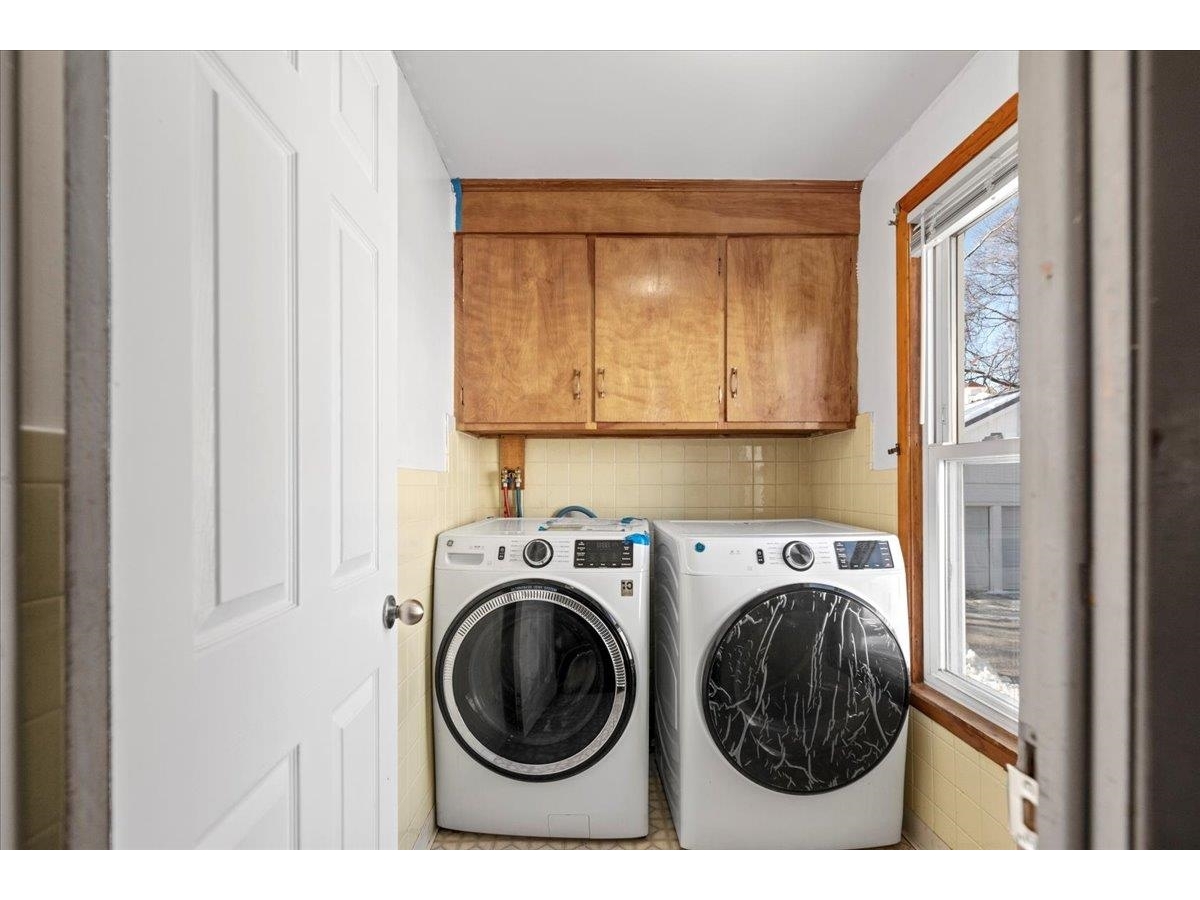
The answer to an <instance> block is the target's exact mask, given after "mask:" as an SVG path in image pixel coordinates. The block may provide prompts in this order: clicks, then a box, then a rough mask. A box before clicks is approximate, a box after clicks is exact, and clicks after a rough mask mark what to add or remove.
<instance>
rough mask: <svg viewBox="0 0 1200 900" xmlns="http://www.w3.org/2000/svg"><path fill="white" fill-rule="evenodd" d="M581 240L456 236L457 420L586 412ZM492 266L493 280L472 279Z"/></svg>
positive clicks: (477, 422)
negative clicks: (507, 260)
mask: <svg viewBox="0 0 1200 900" xmlns="http://www.w3.org/2000/svg"><path fill="white" fill-rule="evenodd" d="M588 244H589V242H588V240H587V238H586V237H585V236H583V235H495V236H490V235H487V236H485V235H456V236H455V242H454V248H455V249H454V252H455V260H454V263H455V265H454V271H455V302H454V310H455V342H454V343H455V394H456V396H455V402H456V409H457V411H458V415H457V418H458V421H459V422H460V423H462V427H463V428H464V430H477V429H479V430H483V431H486V430H489V426H496V427H500V428H506V427H507V426H509V425H511V424H513V423H514V422H518V421H519V422H520V423H521V424H524V425H535V426H550V427H553V428H554V429H561V428H575V429H582V428H586V427H587V425H588V423H589V422H591V421H592V403H591V394H592V379H591V372H592V328H593V309H592V283H593V279H592V277H591V263H590V254H589V250H588ZM505 254H511V260H512V261H511V266H510V267H509V271H507V272H506V271H505V264H504V262H503V256H504V255H505ZM497 268H499V269H500V272H501V275H502V277H500V278H494V279H491V283H492V285H493V286H492V287H489V288H487V289H475V288H473V283H475V282H477V281H478V280H479V279H480V278H482V277H483V276H484V275H485V274H489V273H488V270H491V271H492V272H494V271H495V269H497ZM555 269H557V274H556V275H553V276H552V274H551V273H553V272H554V270H555ZM497 295H498V299H499V302H496V301H497ZM530 298H532V299H531V300H530ZM576 373H578V374H576ZM506 386H507V387H508V388H509V389H511V391H510V394H509V395H506V394H505V393H504V388H505V387H506Z"/></svg>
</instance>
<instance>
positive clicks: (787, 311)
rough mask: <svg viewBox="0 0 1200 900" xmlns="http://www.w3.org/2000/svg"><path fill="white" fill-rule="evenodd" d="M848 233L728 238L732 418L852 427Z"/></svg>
mask: <svg viewBox="0 0 1200 900" xmlns="http://www.w3.org/2000/svg"><path fill="white" fill-rule="evenodd" d="M857 245H858V240H857V238H853V237H813V238H809V237H798V238H793V237H743V238H730V239H729V241H728V248H727V253H728V257H729V272H728V291H729V315H728V323H727V329H728V342H729V346H728V353H729V370H728V372H727V373H726V374H727V378H728V381H729V384H728V389H729V400H728V404H727V406H726V412H727V416H728V420H729V421H730V422H812V423H816V422H824V423H849V422H853V421H854V416H855V413H856V412H857V407H858V392H857V388H856V381H857V378H858V353H857V344H856V341H857V335H856V329H855V323H856V321H857V318H858V289H857V284H856V250H857Z"/></svg>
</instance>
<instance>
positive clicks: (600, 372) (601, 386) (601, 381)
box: [596, 368, 604, 400]
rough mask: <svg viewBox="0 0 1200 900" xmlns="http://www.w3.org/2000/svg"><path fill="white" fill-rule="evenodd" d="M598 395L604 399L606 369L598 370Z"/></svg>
mask: <svg viewBox="0 0 1200 900" xmlns="http://www.w3.org/2000/svg"><path fill="white" fill-rule="evenodd" d="M596 396H597V397H599V398H600V399H601V400H603V399H604V369H603V368H599V369H597V370H596Z"/></svg>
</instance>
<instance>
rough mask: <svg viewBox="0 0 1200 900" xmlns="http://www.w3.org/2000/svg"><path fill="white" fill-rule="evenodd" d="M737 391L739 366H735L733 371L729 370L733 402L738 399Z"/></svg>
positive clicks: (730, 394) (730, 395) (730, 392)
mask: <svg viewBox="0 0 1200 900" xmlns="http://www.w3.org/2000/svg"><path fill="white" fill-rule="evenodd" d="M737 389H738V374H737V366H734V367H733V368H732V369H730V370H729V397H730V399H732V400H736V399H737Z"/></svg>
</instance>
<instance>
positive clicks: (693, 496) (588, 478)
mask: <svg viewBox="0 0 1200 900" xmlns="http://www.w3.org/2000/svg"><path fill="white" fill-rule="evenodd" d="M802 445H803V439H801V438H775V437H765V438H758V437H734V438H695V437H692V438H574V439H546V438H532V439H530V440H528V441H526V444H525V468H526V483H527V484H528V488H527V489H526V491H525V497H524V502H525V514H526V515H528V516H549V515H551V514H553V513H554V512H555V511H556V510H558V509H561V508H562V507H564V506H567V505H568V504H579V505H582V506H587V507H590V508H591V509H593V510H595V512H596V513H597V514H598V515H600V516H624V515H639V516H644V517H645V518H648V519H656V518H657V519H666V518H675V519H678V518H693V519H728V518H734V519H750V518H757V519H776V518H790V517H795V516H797V515H799V514H800V513H801V511H802V510H804V509H806V508H807V506H808V502H809V497H808V491H807V485H806V484H803V483H802V481H801V473H802V462H801V453H802Z"/></svg>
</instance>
